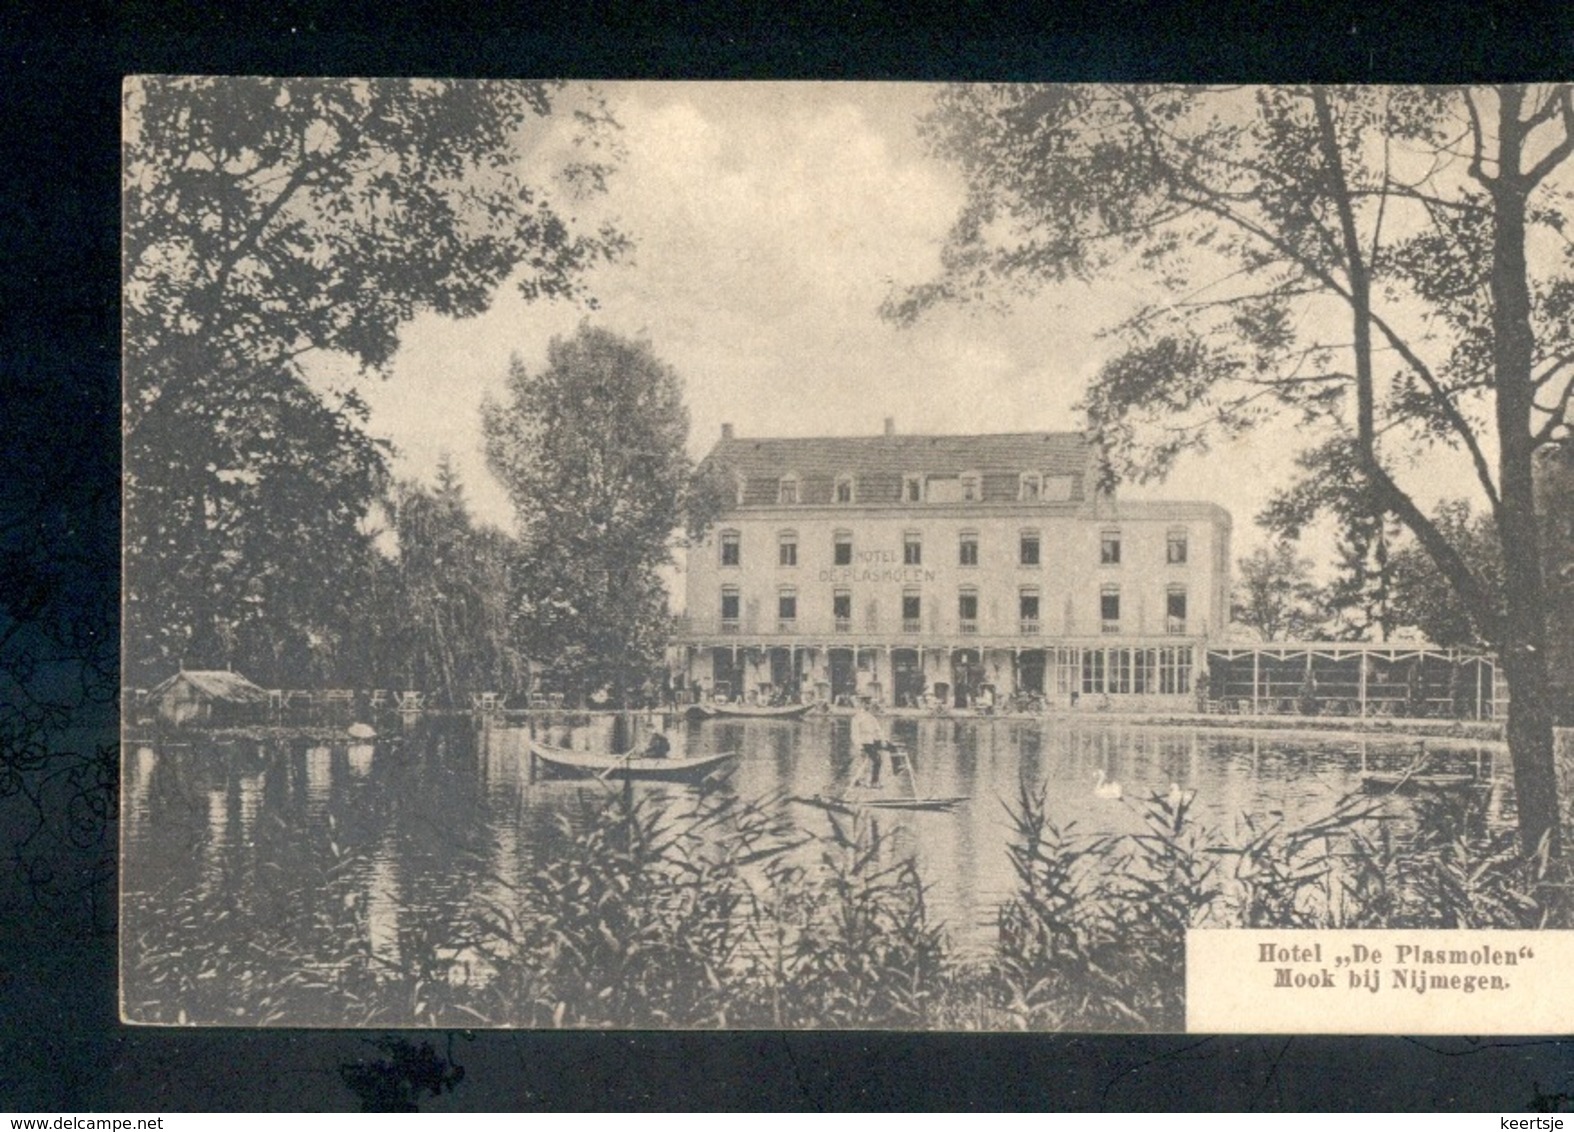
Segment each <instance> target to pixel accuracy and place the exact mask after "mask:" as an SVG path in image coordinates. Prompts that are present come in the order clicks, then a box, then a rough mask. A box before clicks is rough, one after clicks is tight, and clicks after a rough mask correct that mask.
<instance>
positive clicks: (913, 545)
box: [902, 531, 924, 566]
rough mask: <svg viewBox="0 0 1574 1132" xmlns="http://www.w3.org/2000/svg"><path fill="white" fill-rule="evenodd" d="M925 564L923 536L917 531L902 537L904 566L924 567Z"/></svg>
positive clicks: (909, 532)
mask: <svg viewBox="0 0 1574 1132" xmlns="http://www.w3.org/2000/svg"><path fill="white" fill-rule="evenodd" d="M923 564H924V542H923V536H921V535H920V534H919V533H918V532H917V531H908V532H907V533H906V534H905V535H903V536H902V565H904V566H922V565H923Z"/></svg>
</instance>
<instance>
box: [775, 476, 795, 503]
mask: <svg viewBox="0 0 1574 1132" xmlns="http://www.w3.org/2000/svg"><path fill="white" fill-rule="evenodd" d="M776 502H777V503H797V502H798V477H797V476H783V477H782V478H781V479H780V480H778V481H777V482H776Z"/></svg>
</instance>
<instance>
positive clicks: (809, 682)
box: [673, 419, 1230, 707]
mask: <svg viewBox="0 0 1574 1132" xmlns="http://www.w3.org/2000/svg"><path fill="white" fill-rule="evenodd" d="M1093 457H1094V453H1093V451H1092V448H1091V446H1090V445H1089V443H1088V442H1087V440H1086V439H1085V438H1084V437H1083V436H1082V435H1080V434H1078V433H1011V434H1003V435H979V436H909V435H901V434H898V433H897V432H896V431H895V429H894V427H893V423H892V422H891V421H890V420H889V419H888V420H887V421H886V428H885V432H884V434H883V435H880V436H873V437H815V438H757V439H756V438H747V437H738V436H735V435H734V434H733V431H732V428H731V426H728V425H724V426H722V437H721V440H720V441H719V442H718V444H717V445H716V447H715V448H714V449H713V450H712V451H711V453H710V454H709V455H708V456H707V457H706V460H707V461H708V462H709V463H710V464H711V465H713V467H714V468H715V469H716V471H717V472H719V474H720V475H721V477H722V482H723V483H725V484H728V485H730V487H731V491H732V494H731V503H730V505H729V506H728V507H727V508H726V510H725V511H724V513H723V514H722V516H721V517H720V519H719V520H718V522H717V523H716V524H715V526H714V527H713V528H712V530H711V533H710V535H709V537H708V540H707V541H706V542H705V543H704V544H702V545H699V546H696V547H694V548H691V550H690V552H689V561H688V566H687V571H686V584H685V590H684V593H685V606H686V610H685V613H684V614H683V615H682V616H681V617H680V618H679V632H678V635H677V637H676V640H675V642H674V655H673V661H674V667H675V668H676V669H677V670H678V672H679V674H680V675H681V677H682V682H683V683H684V685H685V686H686V688H687V689H688V690H689V691H690V692H691V694H698V695H702V696H707V697H709V696H722V697H725V698H729V699H745V700H754V699H766V698H773V697H774V698H785V699H788V700H797V699H825V698H831V699H833V700H837V701H845V700H846V699H849V698H851V697H853V696H855V695H858V694H869V695H873V696H875V697H876V698H878V699H879V700H880V701H881V702H883V703H885V704H887V705H892V706H918V705H922V704H933V703H936V702H943V703H945V704H947V705H948V706H968V705H970V704H971V703H973V701H974V700H975V699H976V698H977V697H978V695H979V694H980V692H981V690H983V689H985V688H986V687H987V688H988V689H989V690H990V691H991V692H992V694H993V695H994V696H996V697H1007V696H1011V695H1012V694H1014V693H1016V692H1018V691H1021V692H1029V693H1033V694H1035V695H1040V696H1043V697H1044V698H1045V699H1046V700H1047V701H1048V702H1049V703H1050V704H1052V705H1058V706H1062V707H1072V706H1077V705H1079V704H1080V705H1081V706H1094V705H1097V704H1102V703H1104V702H1105V697H1108V699H1109V701H1111V702H1115V701H1119V702H1121V703H1123V704H1126V705H1129V706H1137V705H1138V704H1139V703H1147V702H1151V704H1152V706H1154V707H1164V706H1179V705H1181V704H1189V703H1191V702H1193V698H1194V693H1193V679H1194V674H1195V673H1196V672H1198V671H1199V670H1200V667H1201V664H1202V662H1203V650H1204V649H1205V648H1206V645H1207V642H1208V640H1209V639H1210V638H1217V637H1219V636H1220V635H1222V632H1223V629H1224V626H1225V624H1226V622H1227V620H1228V617H1229V605H1228V601H1229V562H1230V516H1229V514H1228V512H1226V511H1225V510H1224V509H1223V508H1221V507H1218V506H1216V505H1214V504H1211V503H1168V502H1140V503H1125V502H1120V501H1119V500H1117V499H1116V498H1115V496H1114V495H1113V494H1112V493H1109V492H1100V491H1098V490H1096V475H1095V464H1094V459H1093Z"/></svg>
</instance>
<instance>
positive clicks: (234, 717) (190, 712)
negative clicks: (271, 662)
mask: <svg viewBox="0 0 1574 1132" xmlns="http://www.w3.org/2000/svg"><path fill="white" fill-rule="evenodd" d="M148 704H149V706H151V707H152V708H154V710H156V711H157V712H158V715H159V718H160V719H162V720H163V721H164V722H166V723H173V724H176V725H180V724H186V723H207V724H218V725H235V724H246V723H257V722H260V721H261V720H262V719H263V718H264V717H265V715H266V712H267V707H268V693H267V691H266V690H265V689H262V688H259V687H257V685H255V684H253V683H252V682H251V681H250V680H248V679H246V677H244V676H242V675H240V674H239V673H237V672H205V671H197V672H191V671H186V670H184V669H183V670H181V671H180V672H177V673H175V675H173V676H171V677H170V678H169V679H168V680H166V681H164V682H163V683H162V684H160V685H158V687H156V688H154V689H152V690H151V691H149V692H148Z"/></svg>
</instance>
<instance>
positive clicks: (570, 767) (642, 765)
mask: <svg viewBox="0 0 1574 1132" xmlns="http://www.w3.org/2000/svg"><path fill="white" fill-rule="evenodd" d="M530 757H531V759H532V760H534V763H535V767H536V770H537V771H538V772H540V773H543V774H552V775H556V776H557V777H560V778H609V779H624V778H627V779H634V780H636V781H648V782H698V781H699V780H700V779H702V778H704V777H705V776H706V775H707V774H709V773H710V772H711V771H713V770H716V769H718V768H720V767H721V766H723V765H725V764H726V763H728V762H731V761H732V760H733V759H735V758H737V757H738V752H736V751H723V752H721V753H720V754H715V755H694V756H692V757H687V758H685V757H679V756H671V757H668V758H664V759H650V758H645V757H644V756H642V755H632V754H631V755H613V754H607V753H605V752H601V751H570V750H567V749H566V748H563V747H549V746H547V745H546V744H545V743H537V742H534V741H532V742H531V744H530Z"/></svg>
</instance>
